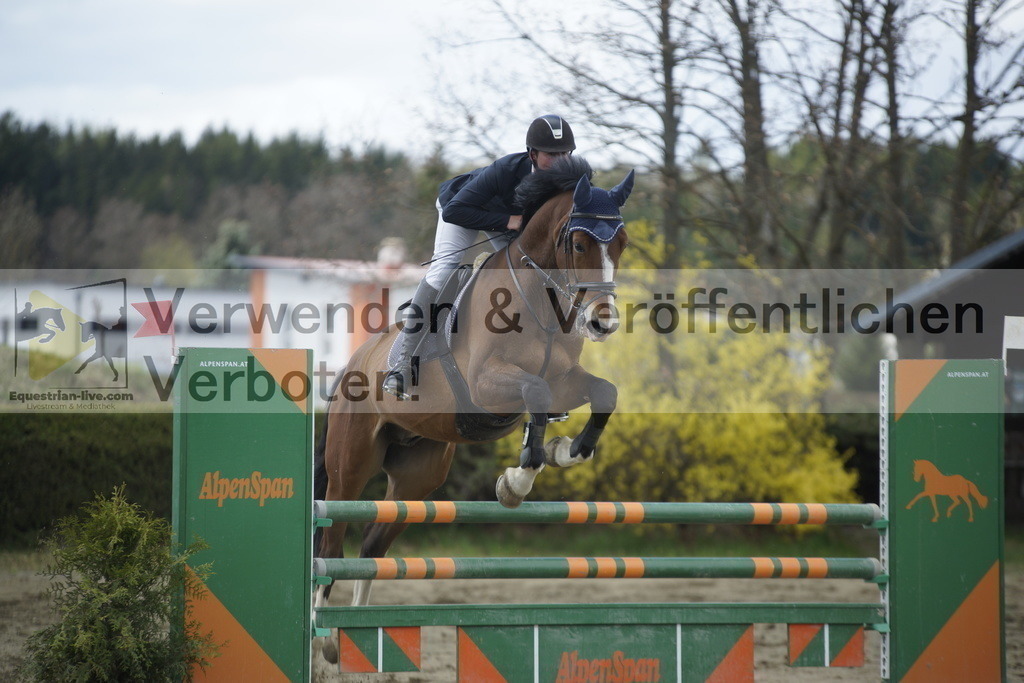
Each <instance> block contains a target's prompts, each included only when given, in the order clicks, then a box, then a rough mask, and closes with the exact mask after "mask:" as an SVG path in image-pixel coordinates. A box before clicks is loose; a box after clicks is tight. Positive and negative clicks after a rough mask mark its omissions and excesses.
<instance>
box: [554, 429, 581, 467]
mask: <svg viewBox="0 0 1024 683" xmlns="http://www.w3.org/2000/svg"><path fill="white" fill-rule="evenodd" d="M571 450H572V439H570V438H569V437H567V436H556V437H555V438H554V439H551V441H548V442H547V443H546V444H545V445H544V462H546V463H547V464H549V465H551V466H552V467H572V466H573V465H579V464H580V463H581V462H586V461H587V459H586V458H584V457H583V456H582V455H576V456H575V457H573V456H570V455H569V453H570V451H571Z"/></svg>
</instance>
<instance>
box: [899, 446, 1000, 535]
mask: <svg viewBox="0 0 1024 683" xmlns="http://www.w3.org/2000/svg"><path fill="white" fill-rule="evenodd" d="M922 479H924V490H923V491H921V493H919V494H917V495H916V496H914V499H913V500H911V501H910V502H909V503H907V509H908V510H909V509H910V508H912V507H914V505H915V504H916V503H917V501H919V500H921V499H922V498H924V497H925V496H927V497H928V498H930V499H931V501H932V510H933V511H934V513H935V515H934V516H933V517H932V521H933V522H937V521H939V506H938V504H937V503H936V502H935V497H936V496H948V497H949V498H950V500H952V501H953V504H952V505H950V506H949V508H948V509H947V510H946V517H952V516H953V509H954V508H956V507H957V506H958V505H960V504H961V503H966V504H967V521H968V522H973V521H974V507H973V506H972V505H971V497H972V496H973V497H974V500H976V501H978V505H980V506H981V507H982V508H985V507H988V498H987V497H985V496H983V495H982V494H981V491H979V490H978V487H977V486H976V485H975V484H974V482H973V481H971V480H970V479H968V478H967V477H964V476H961V475H959V474H943V473H942V472H940V471H939V468H938V467H936V466H935V465H934V464H932V463H931V462H929V461H928V460H915V461H914V481H921V480H922Z"/></svg>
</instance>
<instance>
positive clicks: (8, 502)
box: [0, 413, 878, 547]
mask: <svg viewBox="0 0 1024 683" xmlns="http://www.w3.org/2000/svg"><path fill="white" fill-rule="evenodd" d="M613 419H614V418H613ZM172 424H173V417H172V415H171V414H170V413H157V414H154V413H145V414H127V415H82V414H76V415H67V414H56V413H47V414H31V415H26V414H0V492H2V494H0V547H24V546H31V545H34V544H35V543H37V542H38V539H39V536H40V532H42V531H44V530H46V529H48V528H49V527H51V526H52V524H53V523H54V522H55V521H56V520H58V519H59V518H61V517H64V516H67V515H71V514H74V513H75V512H76V511H77V510H78V509H79V508H80V507H81V506H82V504H83V503H86V502H88V501H91V500H92V499H93V498H94V497H95V495H96V494H97V493H104V494H109V493H110V491H111V490H113V488H114V487H115V486H117V485H119V484H121V483H124V484H126V490H125V496H126V497H127V498H128V500H129V501H131V502H133V503H137V504H138V505H140V506H141V507H142V508H143V509H145V510H149V511H151V512H153V513H154V514H156V515H157V516H160V517H165V518H168V519H169V518H170V515H171V448H172V435H171V432H172ZM322 424H323V422H322V421H321V420H320V419H319V416H318V420H317V431H318V432H319V430H320V428H321V425H322ZM828 431H829V432H831V433H832V434H833V435H834V436H836V438H837V440H838V450H839V452H841V453H843V452H846V451H847V450H848V449H853V456H852V458H851V459H850V461H849V462H848V465H847V466H848V467H850V468H851V469H856V470H858V472H859V473H860V481H859V484H858V487H857V493H858V494H859V495H860V497H861V498H862V499H863V500H865V501H869V502H873V501H877V500H878V418H877V416H875V415H856V414H850V415H846V414H838V415H832V416H830V418H829V420H828ZM318 436H319V434H318ZM495 457H496V456H495V453H494V451H493V448H492V447H491V446H490V445H475V446H461V447H460V448H459V449H458V451H457V454H456V459H455V462H454V463H453V465H452V469H451V475H450V477H449V479H448V481H447V482H446V484H445V485H444V486H443V487H442V488H441V489H440V490H439V491H438V492H437V493H436V494H435V497H437V498H452V499H457V500H474V499H492V498H493V495H494V493H493V492H494V488H493V487H494V481H493V477H492V473H493V471H494V468H495ZM598 457H600V455H598ZM509 464H513V463H509ZM385 483H386V482H385V480H384V478H383V477H377V478H375V480H374V481H372V482H371V484H370V485H369V486H368V487H367V490H366V491H365V492H364V497H370V498H373V497H382V496H383V495H384V490H385Z"/></svg>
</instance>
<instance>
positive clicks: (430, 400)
mask: <svg viewBox="0 0 1024 683" xmlns="http://www.w3.org/2000/svg"><path fill="white" fill-rule="evenodd" d="M591 176H592V171H591V168H590V165H589V164H588V163H587V162H586V161H585V160H584V159H582V158H580V157H568V158H566V159H563V160H560V161H559V162H558V163H557V164H556V165H555V166H554V167H553V168H552V169H550V170H549V171H540V170H535V171H534V173H532V174H530V175H529V176H527V178H526V179H524V180H523V181H522V183H521V184H520V186H519V188H518V189H517V200H518V202H519V204H520V206H521V207H522V209H523V224H524V228H523V229H522V231H521V233H520V235H519V236H518V237H517V239H516V240H514V241H513V242H511V243H510V244H509V246H507V247H505V248H504V249H502V250H500V251H499V252H497V253H496V254H495V255H493V256H492V257H491V258H490V259H489V260H488V261H487V262H486V263H485V264H484V265H483V266H482V267H480V268H479V270H478V271H476V273H475V277H474V280H473V282H472V283H471V289H470V290H469V291H468V293H463V294H462V295H461V296H460V298H459V302H458V309H457V312H456V313H454V316H455V329H453V330H452V331H451V332H447V333H446V331H445V330H440V331H437V332H436V336H437V337H441V336H442V335H444V336H446V337H450V341H448V344H447V346H448V349H449V353H448V354H447V355H446V356H444V357H442V359H440V360H430V361H428V362H421V363H420V366H419V370H418V377H417V378H416V381H415V387H414V392H415V395H414V396H413V397H412V398H413V400H407V401H399V400H398V399H396V398H395V397H393V396H391V395H389V394H385V393H383V392H381V391H376V392H375V389H376V387H379V386H380V378H381V377H383V373H384V371H386V369H387V361H388V355H389V351H390V349H391V347H392V345H393V343H394V342H395V339H396V335H398V334H400V330H399V329H398V327H397V326H393V327H391V328H390V329H389V330H388V331H386V332H384V333H381V334H380V335H377V336H376V337H374V338H372V339H370V340H369V341H367V342H366V343H365V344H364V345H363V346H361V347H360V348H359V349H357V350H356V351H355V353H353V354H352V357H351V359H350V361H349V364H348V366H347V368H346V369H345V370H344V371H343V372H342V373H340V374H339V377H338V380H337V381H336V382H335V387H334V389H333V390H332V395H331V399H330V402H329V408H328V413H327V419H326V423H327V424H326V433H325V435H324V437H323V438H322V439H321V440H320V443H319V444H318V446H317V449H316V452H315V465H314V468H315V469H314V482H315V483H314V491H315V496H316V497H317V498H318V499H323V500H356V499H358V498H359V496H360V494H361V493H362V491H363V488H364V487H365V486H366V484H367V482H368V481H369V480H370V478H371V477H372V476H374V475H375V474H376V473H378V472H380V471H381V470H383V471H384V472H385V473H386V475H387V480H388V483H387V494H386V498H387V499H388V500H422V499H425V498H426V497H427V496H428V495H430V493H432V492H433V491H434V490H435V489H437V488H438V487H439V486H441V484H443V483H444V481H445V479H446V478H447V476H448V469H449V467H450V466H451V463H452V456H453V454H454V451H455V445H456V444H457V443H471V442H482V441H493V440H496V439H499V438H502V437H504V436H506V435H508V434H510V433H512V432H513V431H514V430H515V429H516V428H517V427H518V426H519V424H520V423H521V421H522V416H523V413H524V412H525V413H528V414H529V416H530V419H529V422H528V424H527V427H526V436H525V438H524V448H523V451H522V453H521V455H520V463H519V465H518V466H514V467H509V468H507V469H506V470H505V472H504V474H502V475H501V476H500V477H499V479H498V482H497V484H496V494H497V497H498V499H499V500H500V501H501V502H502V504H504V505H506V506H508V507H514V506H516V505H519V504H520V503H521V502H522V500H523V498H524V497H525V496H526V495H527V494H528V493H529V491H530V490H531V488H532V486H533V483H534V480H535V478H536V477H537V475H538V474H539V473H540V471H541V470H542V469H543V468H544V466H545V464H551V465H556V466H562V467H565V466H571V465H576V464H579V463H582V462H586V461H587V460H589V459H590V458H591V457H592V456H593V455H594V451H595V449H596V447H597V442H598V439H599V437H600V435H601V432H602V431H603V430H604V427H605V425H606V424H607V422H608V419H609V417H610V416H611V414H612V412H613V411H614V410H615V405H616V401H617V392H616V389H615V386H614V385H612V384H611V383H610V382H608V381H607V380H604V379H601V378H599V377H595V376H594V375H591V374H590V373H588V372H587V371H586V370H584V369H583V368H582V367H581V366H580V365H579V358H580V353H581V352H582V349H583V343H584V340H585V339H589V340H592V341H603V340H605V339H607V338H608V336H609V335H611V334H612V333H613V332H615V330H616V329H617V328H618V313H617V310H616V308H615V304H614V297H615V292H614V288H615V281H614V280H615V274H616V271H617V268H618V262H619V258H620V256H621V254H622V251H623V249H624V248H625V247H626V245H627V242H628V239H627V236H626V231H625V229H624V228H625V226H624V223H623V219H622V216H620V215H619V208H620V207H621V206H622V205H623V204H624V203H625V201H626V198H627V197H628V196H629V193H630V192H631V190H632V187H633V178H634V176H633V171H630V172H629V173H628V174H627V175H626V177H625V178H624V179H623V181H622V182H621V183H620V184H619V185H617V186H616V187H615V188H613V189H612V190H604V189H601V188H597V187H593V186H592V185H591V183H590V178H591ZM423 318H424V319H423V322H422V323H421V324H427V320H426V318H427V316H423ZM406 324H409V319H408V317H407V319H406ZM446 341H447V339H446ZM422 348H423V347H422V346H421V350H422ZM445 361H447V365H446V362H445ZM446 374H447V375H450V376H451V377H452V383H451V385H450V384H449V380H448V378H447V377H446ZM354 378H358V379H359V380H360V381H361V382H362V384H361V385H359V384H358V383H353V382H352V381H350V380H353V379H354ZM357 389H358V390H357ZM587 403H589V404H590V407H591V415H590V419H589V421H588V422H587V424H586V426H585V427H584V429H583V430H582V431H581V432H580V434H579V435H578V436H576V438H574V439H569V438H568V437H561V438H559V439H553V440H552V441H551V442H550V443H548V444H545V442H544V433H545V427H546V425H547V423H548V419H549V416H551V415H557V414H560V413H565V412H568V411H570V410H574V409H576V408H578V407H580V406H583V405H585V404H587ZM346 526H347V525H346V524H344V523H335V524H334V525H333V526H330V527H326V528H324V529H323V534H322V537H321V539H320V542H319V545H318V546H317V555H318V556H319V557H325V558H331V557H342V556H343V549H342V542H343V539H344V535H345V529H346ZM406 526H407V524H402V523H387V524H383V523H382V524H378V523H373V524H369V525H367V527H366V529H365V530H364V534H363V541H362V547H361V550H360V557H383V556H384V555H385V554H386V553H387V550H388V548H389V547H390V546H391V544H392V542H393V541H394V540H395V538H396V537H397V536H398V535H399V534H400V533H401V532H402V531H403V530H404V529H405V527H406ZM330 589H331V586H321V587H319V588H318V590H317V597H316V604H317V605H318V606H320V605H324V604H326V601H327V597H328V595H329V594H330ZM369 594H370V581H359V582H357V583H356V585H355V590H354V594H353V602H352V604H353V605H365V604H367V603H368V602H369ZM335 648H336V643H335V642H334V639H330V638H329V639H327V642H326V643H325V644H324V647H323V651H324V655H325V657H327V658H328V659H329V660H331V661H336V660H337V652H336V650H335Z"/></svg>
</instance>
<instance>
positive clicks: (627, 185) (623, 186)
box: [608, 170, 635, 206]
mask: <svg viewBox="0 0 1024 683" xmlns="http://www.w3.org/2000/svg"><path fill="white" fill-rule="evenodd" d="M634 174H635V171H632V170H631V171H630V172H629V173H627V174H626V177H625V178H623V179H622V182H621V183H619V184H618V185H616V186H615V187H613V188H612V189H611V190H609V191H608V194H609V195H611V198H612V199H613V200H614V201H615V205H616V206H622V205H623V204H625V203H626V199H627V198H628V197H629V193H630V192H632V191H633V176H634Z"/></svg>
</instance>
